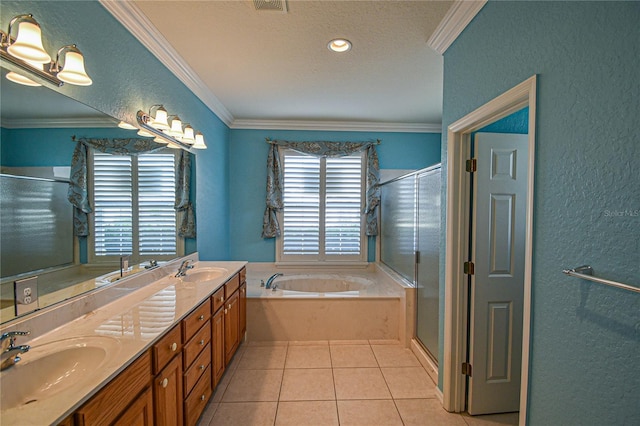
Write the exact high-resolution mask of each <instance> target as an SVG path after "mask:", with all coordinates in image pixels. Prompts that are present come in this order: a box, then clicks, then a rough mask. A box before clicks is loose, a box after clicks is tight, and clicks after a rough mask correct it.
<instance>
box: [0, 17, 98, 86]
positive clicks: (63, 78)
mask: <svg viewBox="0 0 640 426" xmlns="http://www.w3.org/2000/svg"><path fill="white" fill-rule="evenodd" d="M16 25H17V28H18V30H17V34H16V37H15V38H14V37H12V35H11V31H12V29H13V28H15V27H16ZM0 56H1V57H2V59H3V60H6V61H8V62H10V63H12V64H13V65H15V66H16V67H18V68H19V70H20V71H19V72H15V71H11V72H9V73H7V78H8V79H9V80H11V81H13V82H14V83H18V84H23V85H25V86H40V85H41V84H40V83H38V82H37V81H34V80H32V79H31V78H30V77H31V76H36V77H39V78H41V79H43V80H45V81H47V82H49V83H51V84H54V85H56V86H58V87H59V86H62V85H63V84H64V83H69V84H74V85H76V86H90V85H91V84H92V83H93V81H92V80H91V78H90V77H89V76H88V75H87V72H86V71H85V68H84V56H82V53H81V52H80V50H79V49H78V47H77V46H76V45H75V44H70V45H68V46H63V47H61V48H60V49H58V52H57V54H56V59H55V61H52V59H51V56H49V54H48V53H47V52H46V51H45V50H44V47H43V46H42V31H41V29H40V24H38V22H37V21H36V20H35V19H34V18H33V15H30V14H29V15H18V16H16V17H14V18H13V19H12V20H11V22H9V29H8V31H7V32H6V33H5V32H4V31H1V30H0ZM23 73H27V74H28V76H27V75H24V74H23Z"/></svg>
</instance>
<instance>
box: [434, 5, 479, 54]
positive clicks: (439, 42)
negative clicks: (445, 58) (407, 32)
mask: <svg viewBox="0 0 640 426" xmlns="http://www.w3.org/2000/svg"><path fill="white" fill-rule="evenodd" d="M486 3H487V0H456V1H454V2H453V4H452V5H451V8H450V9H449V10H448V11H447V13H446V14H445V15H444V18H442V21H440V24H439V25H438V27H437V28H436V30H435V31H434V32H433V34H431V37H429V40H427V45H428V46H429V47H430V48H432V49H433V50H435V51H436V52H438V53H439V54H441V55H443V54H444V52H446V51H447V49H448V48H449V46H451V44H452V43H453V42H454V41H455V40H456V39H457V38H458V36H459V35H460V34H461V33H462V31H464V29H465V28H466V27H467V25H469V22H471V20H472V19H473V18H474V17H475V16H476V15H477V14H478V12H480V9H482V8H483V7H484V5H485V4H486Z"/></svg>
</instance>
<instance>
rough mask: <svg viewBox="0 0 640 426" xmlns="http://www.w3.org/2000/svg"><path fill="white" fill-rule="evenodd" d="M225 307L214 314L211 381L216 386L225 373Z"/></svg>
mask: <svg viewBox="0 0 640 426" xmlns="http://www.w3.org/2000/svg"><path fill="white" fill-rule="evenodd" d="M224 311H225V310H224V309H220V310H219V311H218V312H216V313H215V314H214V315H213V323H212V327H211V330H212V332H211V364H212V366H213V371H212V377H211V381H212V383H213V385H214V386H216V385H217V384H218V383H219V382H220V379H221V378H222V374H224V367H225V362H224V353H225V352H224V317H225V314H224Z"/></svg>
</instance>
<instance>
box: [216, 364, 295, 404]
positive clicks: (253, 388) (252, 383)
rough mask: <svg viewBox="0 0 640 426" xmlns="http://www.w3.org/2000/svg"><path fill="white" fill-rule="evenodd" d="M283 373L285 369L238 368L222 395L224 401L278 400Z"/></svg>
mask: <svg viewBox="0 0 640 426" xmlns="http://www.w3.org/2000/svg"><path fill="white" fill-rule="evenodd" d="M282 373H283V370H238V371H236V372H235V374H234V375H233V378H232V379H231V382H230V383H229V386H228V387H227V390H226V392H225V393H224V395H223V396H222V401H223V402H238V401H244V402H252V401H277V400H278V397H279V395H280V385H281V384H282Z"/></svg>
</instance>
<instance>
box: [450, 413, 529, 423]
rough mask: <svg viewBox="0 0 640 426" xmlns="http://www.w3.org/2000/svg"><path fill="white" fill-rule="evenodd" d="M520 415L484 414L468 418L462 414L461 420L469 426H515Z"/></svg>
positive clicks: (468, 416)
mask: <svg viewBox="0 0 640 426" xmlns="http://www.w3.org/2000/svg"><path fill="white" fill-rule="evenodd" d="M519 416H520V413H504V414H486V415H484V416H470V415H469V414H467V413H464V414H462V419H463V420H464V421H465V422H466V424H467V425H469V426H507V425H517V424H518V417H519Z"/></svg>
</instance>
